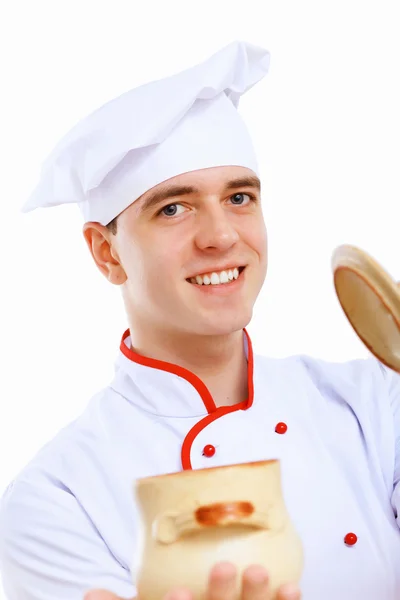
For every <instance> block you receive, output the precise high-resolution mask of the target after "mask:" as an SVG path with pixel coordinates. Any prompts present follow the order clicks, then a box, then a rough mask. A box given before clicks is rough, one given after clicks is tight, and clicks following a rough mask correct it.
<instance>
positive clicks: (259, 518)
mask: <svg viewBox="0 0 400 600" xmlns="http://www.w3.org/2000/svg"><path fill="white" fill-rule="evenodd" d="M274 521H275V519H274ZM235 525H236V526H237V525H242V526H243V525H246V526H248V527H252V528H255V529H264V530H268V529H271V525H272V524H271V519H270V517H269V516H268V514H267V513H261V512H257V511H255V510H254V506H253V505H252V504H251V502H220V503H217V504H209V505H207V506H200V507H199V508H197V509H196V510H194V511H189V512H178V511H168V512H165V513H164V514H162V515H160V516H159V517H158V518H156V520H155V521H154V523H153V538H154V539H155V540H156V541H158V542H160V543H162V544H172V543H173V542H176V540H178V539H179V538H180V537H182V536H184V535H186V534H188V533H192V532H195V531H204V530H205V529H207V528H211V527H231V526H235ZM273 529H274V532H276V531H277V527H276V523H274V527H273ZM279 529H280V527H279Z"/></svg>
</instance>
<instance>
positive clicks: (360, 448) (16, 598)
mask: <svg viewBox="0 0 400 600" xmlns="http://www.w3.org/2000/svg"><path fill="white" fill-rule="evenodd" d="M268 66H269V54H268V52H266V51H265V50H263V49H261V48H257V47H254V46H251V45H248V44H245V43H233V44H230V45H229V46H227V47H225V48H223V49H222V50H220V51H219V52H217V53H216V54H215V55H213V56H212V57H211V58H209V59H208V60H207V61H205V62H204V63H202V64H200V65H197V66H195V67H193V68H191V69H188V70H186V71H184V72H182V73H179V74H177V75H174V76H172V77H169V78H166V79H163V80H160V81H156V82H153V83H150V84H147V85H144V86H142V87H139V88H137V89H134V90H132V91H130V92H128V93H126V94H124V95H122V96H121V97H119V98H117V99H115V100H113V101H112V102H109V103H108V104H106V105H105V106H103V107H102V108H100V109H99V110H97V111H96V112H95V113H93V114H92V115H91V116H89V117H88V118H87V119H85V120H83V121H82V122H81V123H79V124H78V125H77V126H76V128H74V129H73V130H72V131H71V132H70V133H69V134H68V135H67V136H66V137H65V138H64V139H63V140H62V141H61V142H60V144H59V145H58V146H57V148H56V149H55V151H54V152H53V154H52V155H51V156H50V158H49V159H48V161H47V163H46V164H45V166H44V169H43V173H42V177H41V180H40V183H39V185H38V187H37V188H36V190H35V192H34V194H33V195H32V197H31V198H30V200H29V202H28V204H27V205H26V207H25V209H26V210H32V209H35V208H37V207H45V206H55V205H59V204H63V203H76V204H78V206H79V208H80V209H81V211H82V214H83V219H84V228H83V233H84V236H85V240H86V242H87V245H88V248H89V251H90V252H91V255H92V257H93V260H94V263H95V265H96V266H97V268H98V269H99V270H100V272H101V273H102V274H103V275H104V276H105V277H106V278H107V279H108V280H109V282H110V283H111V284H114V285H118V286H120V289H121V292H122V296H123V300H124V305H125V308H126V316H127V323H128V328H127V330H126V332H125V333H124V334H123V336H122V340H121V345H120V349H119V352H118V356H117V362H116V370H115V376H114V378H113V380H112V381H111V382H110V384H109V386H108V387H107V388H106V389H104V390H102V391H100V392H99V393H98V394H97V395H96V396H95V397H94V398H92V400H91V401H90V403H89V405H88V407H87V409H86V410H85V411H84V413H83V414H82V415H81V416H80V417H79V418H78V419H77V420H76V421H74V422H73V423H71V424H70V425H68V426H67V427H66V428H65V429H63V430H62V431H61V432H60V433H59V434H58V435H57V436H56V437H55V439H53V440H52V441H51V442H50V443H48V444H47V445H46V446H45V447H44V448H43V449H42V450H41V451H40V452H39V453H38V454H37V456H36V457H35V458H33V460H32V461H31V462H30V464H29V465H27V467H26V468H25V469H23V471H22V472H21V473H20V474H19V475H18V477H16V479H15V481H14V482H13V483H12V484H11V485H10V486H9V488H8V490H7V491H6V493H5V495H4V498H3V500H2V506H1V527H0V531H1V535H0V540H1V542H0V551H1V573H2V580H3V585H4V589H5V592H6V596H7V598H8V599H9V600H50V599H51V600H54V599H55V598H57V600H81V599H82V598H83V596H84V594H85V593H86V592H87V591H88V590H90V589H94V588H104V589H105V590H109V591H110V592H111V593H113V594H117V595H118V596H120V597H123V598H129V597H132V596H134V595H135V593H136V590H135V584H134V582H133V581H132V575H131V565H132V560H133V555H134V551H135V545H136V533H137V518H138V517H137V514H136V509H135V505H134V502H133V495H132V482H133V481H134V480H135V479H136V478H140V477H146V476H150V475H156V474H161V473H169V472H174V471H179V470H182V469H200V468H204V467H211V466H216V465H223V464H232V463H239V462H248V461H255V460H262V459H267V458H278V459H280V461H281V468H282V478H283V490H284V496H285V502H286V505H287V508H288V510H289V513H290V515H291V518H292V520H293V522H294V524H295V526H296V528H297V530H298V532H299V534H300V536H301V538H302V541H303V544H304V551H305V567H304V575H303V578H302V581H301V590H302V594H303V597H304V598H305V599H306V600H322V599H324V600H337V599H338V598H340V599H341V600H355V599H356V598H357V599H358V598H360V599H361V598H362V599H363V600H376V599H377V598H384V599H385V600H394V599H395V598H398V597H399V596H400V532H399V527H398V520H397V512H398V509H399V505H400V487H399V483H398V481H399V477H400V460H399V459H400V410H399V406H400V385H399V378H398V376H397V375H395V374H394V373H393V372H391V371H389V370H387V369H385V368H383V367H382V365H381V364H380V363H378V362H377V361H375V360H355V361H351V362H348V363H345V364H329V363H326V362H324V361H322V360H316V359H312V358H309V357H304V356H295V357H291V358H287V359H270V358H264V357H261V356H255V355H254V354H253V350H252V345H251V340H250V338H249V335H248V334H247V332H246V330H245V327H246V326H247V325H248V323H249V322H250V320H251V317H252V311H253V306H254V303H255V301H256V298H257V296H258V294H259V292H260V289H261V287H262V285H263V282H264V278H265V275H266V270H267V238H266V229H265V224H264V220H263V215H262V208H261V194H260V182H259V177H258V173H259V171H258V167H257V161H256V157H255V154H254V150H253V146H252V143H251V140H250V137H249V133H248V131H247V129H246V127H245V124H244V122H243V121H242V119H241V117H240V115H239V113H238V104H239V99H240V97H241V95H242V94H244V93H245V92H246V91H247V90H248V89H250V88H251V87H252V86H253V85H255V84H256V83H257V82H258V81H259V80H261V79H262V78H263V76H264V75H265V74H266V72H267V71H268ZM105 318H107V315H105ZM110 318H111V316H110ZM84 343H86V344H87V346H88V352H90V344H91V341H90V340H86V341H84ZM216 569H217V571H216V572H214V573H213V574H212V577H211V579H212V585H211V587H212V589H211V591H210V600H211V599H213V600H214V598H217V597H218V598H219V600H230V599H231V598H232V592H231V589H232V578H233V575H234V574H233V573H232V569H231V567H230V566H229V565H224V564H223V565H219V566H217V567H216ZM263 575H264V574H263V572H262V571H260V569H258V568H257V566H254V567H252V569H250V572H249V573H247V576H246V577H247V578H246V580H245V582H244V590H243V598H244V599H245V600H256V598H257V599H258V598H261V597H266V593H267V592H266V586H267V583H265V582H263ZM258 580H261V581H259V582H258V583H257V581H258ZM218 586H219V587H218ZM263 586H264V587H263ZM289 592H290V590H289V591H288V592H287V594H286V595H285V594H284V593H283V592H282V595H281V597H282V598H287V599H288V598H290V597H291V598H295V597H298V595H297V592H294V591H293V590H292V595H290V593H289ZM187 593H188V592H187ZM178 597H179V594H178ZM184 597H186V596H185V595H184ZM172 598H174V599H175V598H176V595H175V596H174V594H173V593H172Z"/></svg>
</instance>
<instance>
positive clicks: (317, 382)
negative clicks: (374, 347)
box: [258, 355, 400, 415]
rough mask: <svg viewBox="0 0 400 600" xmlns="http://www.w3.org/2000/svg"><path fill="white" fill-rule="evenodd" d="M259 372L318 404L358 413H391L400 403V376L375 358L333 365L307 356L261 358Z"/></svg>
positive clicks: (330, 362) (332, 362)
mask: <svg viewBox="0 0 400 600" xmlns="http://www.w3.org/2000/svg"><path fill="white" fill-rule="evenodd" d="M258 361H259V362H258V364H259V367H258V370H259V371H260V370H261V371H263V372H264V373H265V375H266V376H268V374H270V375H271V373H273V374H274V378H275V379H277V378H278V379H279V380H280V381H281V382H286V385H288V386H289V385H290V386H292V387H296V386H297V388H298V389H301V391H302V392H303V393H304V394H305V395H306V396H308V397H313V398H314V399H315V401H316V402H318V399H320V400H321V399H324V400H326V401H327V402H331V403H335V402H336V403H346V404H348V405H350V406H351V408H352V409H353V410H354V411H355V412H356V413H360V412H361V413H362V412H368V413H370V414H372V415H376V414H378V413H380V412H381V413H382V412H392V411H393V410H394V409H395V408H396V406H397V404H399V402H400V375H399V374H398V373H395V372H394V371H392V370H391V369H389V368H387V367H385V366H384V365H382V363H380V362H379V361H378V360H376V359H375V358H372V357H371V358H360V359H354V360H349V361H344V362H334V361H327V360H323V359H319V358H316V357H313V356H307V355H295V356H289V357H286V358H278V359H271V358H266V357H258Z"/></svg>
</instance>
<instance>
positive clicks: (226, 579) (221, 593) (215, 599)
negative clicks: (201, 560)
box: [206, 562, 237, 600]
mask: <svg viewBox="0 0 400 600" xmlns="http://www.w3.org/2000/svg"><path fill="white" fill-rule="evenodd" d="M236 586H237V570H236V567H235V566H234V565H232V564H231V563H228V562H221V563H218V564H217V565H215V566H214V567H213V568H212V569H211V572H210V577H209V581H208V590H207V596H206V597H207V600H236V594H237V588H236Z"/></svg>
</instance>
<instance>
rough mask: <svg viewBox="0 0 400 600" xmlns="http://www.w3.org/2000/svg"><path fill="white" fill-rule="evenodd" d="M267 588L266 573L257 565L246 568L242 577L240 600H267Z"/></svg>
mask: <svg viewBox="0 0 400 600" xmlns="http://www.w3.org/2000/svg"><path fill="white" fill-rule="evenodd" d="M268 588H269V578H268V573H267V571H266V570H265V569H264V568H263V567H261V566H259V565H252V566H251V567H247V569H246V570H245V571H244V573H243V576H242V600H267V598H269V592H268Z"/></svg>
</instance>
